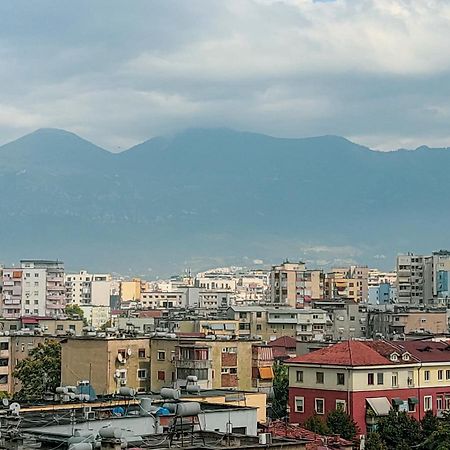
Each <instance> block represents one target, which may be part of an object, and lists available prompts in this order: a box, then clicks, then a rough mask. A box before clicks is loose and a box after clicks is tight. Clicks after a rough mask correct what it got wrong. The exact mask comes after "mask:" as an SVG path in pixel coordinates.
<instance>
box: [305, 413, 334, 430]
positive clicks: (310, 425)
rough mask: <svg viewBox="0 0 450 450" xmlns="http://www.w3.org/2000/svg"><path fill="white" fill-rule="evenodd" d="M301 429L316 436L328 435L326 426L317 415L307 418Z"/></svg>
mask: <svg viewBox="0 0 450 450" xmlns="http://www.w3.org/2000/svg"><path fill="white" fill-rule="evenodd" d="M303 427H304V428H306V429H307V430H309V431H312V432H314V433H317V434H322V435H327V434H330V430H329V429H328V427H327V424H326V423H325V422H324V421H323V420H322V419H321V418H320V417H319V416H318V415H317V414H314V415H312V416H310V417H308V418H307V419H306V420H305V422H304V423H303Z"/></svg>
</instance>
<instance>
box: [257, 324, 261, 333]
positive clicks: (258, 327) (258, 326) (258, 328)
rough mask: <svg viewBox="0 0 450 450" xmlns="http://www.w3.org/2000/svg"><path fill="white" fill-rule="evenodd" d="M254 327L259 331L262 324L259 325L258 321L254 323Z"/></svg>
mask: <svg viewBox="0 0 450 450" xmlns="http://www.w3.org/2000/svg"><path fill="white" fill-rule="evenodd" d="M256 329H257V330H258V331H261V329H262V326H261V324H260V323H258V324H256Z"/></svg>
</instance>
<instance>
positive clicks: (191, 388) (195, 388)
mask: <svg viewBox="0 0 450 450" xmlns="http://www.w3.org/2000/svg"><path fill="white" fill-rule="evenodd" d="M186 392H189V393H191V394H198V393H199V392H200V386H199V385H198V384H188V385H187V386H186Z"/></svg>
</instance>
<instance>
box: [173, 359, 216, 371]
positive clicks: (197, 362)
mask: <svg viewBox="0 0 450 450" xmlns="http://www.w3.org/2000/svg"><path fill="white" fill-rule="evenodd" d="M174 362H175V367H176V368H177V369H211V368H212V361H211V360H210V359H193V360H192V359H178V358H175V361H174Z"/></svg>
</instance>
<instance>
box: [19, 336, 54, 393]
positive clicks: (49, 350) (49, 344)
mask: <svg viewBox="0 0 450 450" xmlns="http://www.w3.org/2000/svg"><path fill="white" fill-rule="evenodd" d="M13 376H14V377H15V378H17V379H18V380H19V381H20V382H21V384H22V387H21V389H20V391H19V392H18V393H17V394H16V395H15V398H16V399H17V400H22V401H23V400H25V401H36V400H41V399H42V398H43V396H44V393H45V392H49V391H50V392H54V390H55V389H56V388H57V387H58V386H60V384H61V344H60V343H59V342H58V341H57V340H55V339H47V340H45V342H44V343H39V344H38V346H37V347H35V348H33V349H32V350H31V351H30V353H29V356H28V357H27V358H25V359H23V360H22V361H19V363H18V364H17V366H16V369H15V371H14V373H13Z"/></svg>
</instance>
